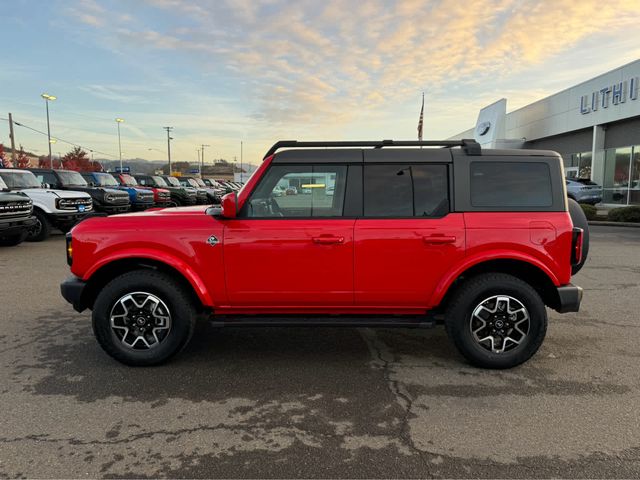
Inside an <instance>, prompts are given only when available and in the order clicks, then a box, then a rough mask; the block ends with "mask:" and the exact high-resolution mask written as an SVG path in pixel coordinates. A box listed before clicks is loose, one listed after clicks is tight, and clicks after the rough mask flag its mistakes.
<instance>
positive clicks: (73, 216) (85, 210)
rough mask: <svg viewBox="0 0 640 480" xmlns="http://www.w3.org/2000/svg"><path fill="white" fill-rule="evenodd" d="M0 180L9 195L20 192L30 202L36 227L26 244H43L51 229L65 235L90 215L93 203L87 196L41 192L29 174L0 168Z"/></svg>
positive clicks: (63, 192) (56, 191)
mask: <svg viewBox="0 0 640 480" xmlns="http://www.w3.org/2000/svg"><path fill="white" fill-rule="evenodd" d="M0 178H2V180H4V183H6V184H7V187H9V189H10V190H11V191H21V192H23V193H25V194H26V195H27V196H28V197H29V198H30V199H31V200H32V201H33V216H34V217H35V218H36V224H35V226H34V227H32V228H31V229H30V231H29V236H28V237H27V240H28V241H32V242H40V241H42V240H46V239H47V238H48V237H49V235H50V233H51V228H52V227H55V228H57V229H59V230H62V231H63V232H65V233H66V232H68V231H69V230H70V229H71V227H73V226H74V225H75V224H76V223H78V222H79V221H80V220H82V219H83V218H84V217H85V216H86V215H87V214H89V213H91V212H93V201H92V200H91V196H90V195H89V194H88V193H84V192H74V191H69V190H53V189H50V188H43V187H42V184H40V182H39V181H38V179H37V178H36V176H35V175H34V174H33V173H32V172H30V171H28V170H18V169H4V168H3V169H0Z"/></svg>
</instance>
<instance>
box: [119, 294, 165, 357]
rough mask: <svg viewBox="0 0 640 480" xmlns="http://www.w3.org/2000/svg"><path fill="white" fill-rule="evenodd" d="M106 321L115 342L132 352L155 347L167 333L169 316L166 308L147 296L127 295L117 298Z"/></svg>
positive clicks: (161, 303) (158, 301)
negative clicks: (108, 319) (117, 341)
mask: <svg viewBox="0 0 640 480" xmlns="http://www.w3.org/2000/svg"><path fill="white" fill-rule="evenodd" d="M109 317H110V324H111V330H112V332H113V334H114V335H115V336H116V338H118V340H120V342H121V343H122V344H123V345H124V346H126V347H128V348H131V349H134V350H148V349H151V348H155V347H157V346H158V345H160V344H161V343H162V342H163V341H164V340H165V339H166V338H167V336H168V335H169V332H170V331H171V313H170V312H169V309H168V308H167V305H166V304H165V303H164V302H163V301H162V300H161V299H160V298H158V297H157V296H155V295H153V294H151V293H147V292H134V293H127V294H126V295H124V296H122V297H120V299H118V300H117V301H116V302H115V304H114V305H113V308H112V309H111V313H110V315H109Z"/></svg>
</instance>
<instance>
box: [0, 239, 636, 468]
mask: <svg viewBox="0 0 640 480" xmlns="http://www.w3.org/2000/svg"><path fill="white" fill-rule="evenodd" d="M639 252H640V229H634V228H619V227H594V228H593V229H592V243H591V253H590V255H591V256H590V259H589V261H588V263H587V266H586V267H585V268H584V269H583V271H582V272H580V274H578V275H577V276H576V277H575V283H577V284H579V285H582V286H583V287H585V299H584V302H583V306H582V311H581V312H580V313H578V314H568V315H558V314H556V313H555V312H551V313H550V326H549V332H548V336H547V339H546V341H545V342H544V344H543V346H542V349H541V351H540V352H539V353H538V354H537V355H536V356H535V357H534V358H533V359H532V360H531V361H529V362H528V363H526V364H525V365H523V366H521V367H519V368H516V369H513V370H509V371H484V370H478V369H474V368H471V367H469V366H467V365H465V364H464V362H463V360H462V358H461V357H460V356H459V355H458V354H457V353H456V351H455V349H454V347H453V346H452V345H451V344H450V343H449V342H448V340H447V339H446V336H445V334H444V329H442V328H437V329H433V330H392V329H384V330H375V329H354V328H344V329H340V328H321V329H304V328H272V329H256V328H246V329H243V328H226V329H216V328H213V327H211V326H209V325H208V324H206V323H203V324H202V325H200V327H199V329H198V331H197V333H196V335H195V336H194V340H193V341H192V342H191V344H190V345H189V346H188V347H187V350H186V351H185V352H184V353H183V354H182V355H181V356H179V357H177V358H176V359H175V360H174V361H172V362H171V363H169V364H167V365H165V366H161V367H156V368H129V367H125V366H123V365H121V364H119V363H117V362H115V361H113V360H112V359H110V358H109V357H108V356H107V355H106V354H104V353H103V352H102V350H101V349H100V348H99V347H98V345H97V343H96V341H95V340H94V338H93V334H92V332H91V326H90V322H89V313H87V312H85V313H83V314H78V313H75V312H74V311H73V310H72V309H71V307H70V306H69V305H68V304H66V303H65V302H64V300H63V299H62V298H61V297H60V295H59V291H58V284H59V282H60V281H61V280H62V279H63V278H64V277H65V276H66V275H67V272H68V267H67V265H66V263H65V257H64V239H63V237H62V236H60V235H58V236H55V237H53V238H52V239H51V240H50V241H48V242H44V243H25V244H22V245H20V246H18V247H13V248H3V249H0V271H1V272H2V279H3V280H2V286H3V288H2V289H1V290H0V313H1V316H0V318H1V319H2V330H1V331H0V380H1V384H0V402H1V403H0V404H1V405H2V408H1V409H0V425H2V428H1V429H0V476H3V477H4V476H18V475H23V476H29V477H33V476H47V477H81V476H82V477H84V476H90V477H95V476H135V477H142V476H171V477H214V476H224V477H246V476H254V477H257V476H260V477H301V476H303V477H395V476H401V477H431V476H433V477H460V476H484V477H501V476H517V477H537V476H545V477H548V476H571V477H594V476H598V477H607V476H615V477H637V476H638V475H640V368H638V364H639V360H640V347H639V345H640V313H639V312H640V254H639Z"/></svg>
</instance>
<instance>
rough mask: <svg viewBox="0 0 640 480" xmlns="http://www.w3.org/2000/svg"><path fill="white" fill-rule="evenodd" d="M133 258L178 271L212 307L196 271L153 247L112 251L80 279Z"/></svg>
mask: <svg viewBox="0 0 640 480" xmlns="http://www.w3.org/2000/svg"><path fill="white" fill-rule="evenodd" d="M134 258H139V259H148V260H153V261H156V262H159V263H163V264H165V265H168V266H169V267H171V268H173V269H174V270H176V271H178V272H179V273H180V274H181V275H182V276H183V277H184V278H185V279H186V280H187V281H188V282H189V283H190V284H191V287H192V288H193V290H194V291H195V293H196V295H198V298H199V299H200V301H201V302H202V304H203V305H204V306H207V307H213V306H214V303H213V298H212V297H211V295H210V294H209V291H208V290H207V287H206V285H205V283H204V282H203V281H202V278H201V277H200V275H198V273H197V272H196V271H195V270H194V269H193V268H192V267H191V266H190V265H189V264H188V263H187V262H186V261H184V260H182V259H181V258H179V257H177V256H175V255H168V254H167V253H166V252H159V251H157V250H153V249H145V248H137V249H128V250H126V251H124V252H114V253H111V254H109V255H105V256H104V257H102V258H100V260H99V261H97V262H95V263H94V264H93V265H92V266H91V268H90V269H89V270H87V271H86V272H85V273H84V275H82V279H83V280H85V281H88V280H89V279H90V278H91V276H92V275H93V274H94V273H96V272H97V271H98V270H100V269H101V268H102V267H104V266H106V265H108V264H110V263H112V262H115V261H118V260H131V259H134Z"/></svg>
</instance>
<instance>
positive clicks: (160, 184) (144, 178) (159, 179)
mask: <svg viewBox="0 0 640 480" xmlns="http://www.w3.org/2000/svg"><path fill="white" fill-rule="evenodd" d="M133 178H135V179H136V180H137V181H138V184H139V185H142V186H144V187H152V188H164V189H165V190H169V193H171V206H172V207H181V206H186V205H195V204H196V202H197V198H196V194H195V192H191V191H187V189H185V188H183V187H182V185H180V182H179V181H178V180H177V179H175V177H169V178H172V179H174V180H166V179H165V177H164V176H160V175H142V174H138V175H133Z"/></svg>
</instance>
